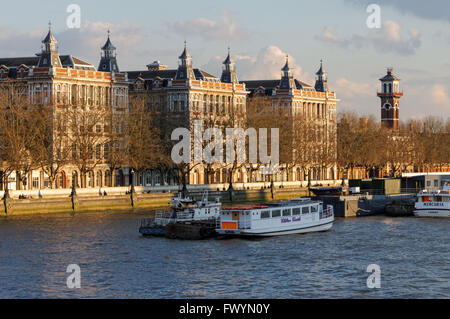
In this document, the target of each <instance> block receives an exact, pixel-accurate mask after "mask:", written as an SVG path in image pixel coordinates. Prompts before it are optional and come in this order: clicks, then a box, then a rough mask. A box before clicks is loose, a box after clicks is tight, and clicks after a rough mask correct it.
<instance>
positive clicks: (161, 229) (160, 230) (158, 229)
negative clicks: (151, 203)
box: [139, 226, 166, 237]
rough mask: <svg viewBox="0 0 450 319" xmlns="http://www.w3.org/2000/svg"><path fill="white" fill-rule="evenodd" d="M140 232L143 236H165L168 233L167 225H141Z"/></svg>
mask: <svg viewBox="0 0 450 319" xmlns="http://www.w3.org/2000/svg"><path fill="white" fill-rule="evenodd" d="M139 233H141V234H142V236H145V237H147V236H151V237H164V236H165V235H166V227H165V226H153V227H150V226H147V227H140V228H139Z"/></svg>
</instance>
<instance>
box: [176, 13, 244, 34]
mask: <svg viewBox="0 0 450 319" xmlns="http://www.w3.org/2000/svg"><path fill="white" fill-rule="evenodd" d="M168 28H169V30H170V31H173V32H175V33H176V34H178V35H181V36H183V37H185V38H187V37H189V36H198V37H201V38H203V39H204V40H243V39H245V38H246V37H247V31H246V29H245V28H244V27H243V26H242V25H241V23H240V22H239V20H238V19H237V18H236V17H234V16H233V14H232V12H231V11H230V10H226V9H224V10H223V11H222V16H221V17H220V19H219V20H218V21H213V20H210V19H208V18H204V17H198V18H194V19H190V20H180V21H176V22H174V23H171V24H169V25H168Z"/></svg>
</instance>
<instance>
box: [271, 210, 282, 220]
mask: <svg viewBox="0 0 450 319" xmlns="http://www.w3.org/2000/svg"><path fill="white" fill-rule="evenodd" d="M280 216H281V210H279V209H277V210H273V211H272V218H275V217H280Z"/></svg>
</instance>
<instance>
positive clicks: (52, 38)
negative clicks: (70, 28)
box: [42, 30, 58, 43]
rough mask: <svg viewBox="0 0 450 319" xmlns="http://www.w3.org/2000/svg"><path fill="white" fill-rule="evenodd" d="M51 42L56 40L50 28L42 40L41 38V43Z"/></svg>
mask: <svg viewBox="0 0 450 319" xmlns="http://www.w3.org/2000/svg"><path fill="white" fill-rule="evenodd" d="M51 42H58V41H56V39H55V37H54V36H53V33H52V30H48V33H47V36H46V37H45V39H44V40H42V43H51Z"/></svg>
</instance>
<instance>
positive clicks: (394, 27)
mask: <svg viewBox="0 0 450 319" xmlns="http://www.w3.org/2000/svg"><path fill="white" fill-rule="evenodd" d="M420 38H421V34H420V31H419V30H418V29H415V28H411V29H409V30H408V35H403V34H402V33H401V28H400V25H399V24H398V23H397V22H395V21H392V20H387V21H386V22H385V23H384V24H383V26H382V27H381V28H380V29H370V30H369V32H368V33H367V34H366V35H364V36H362V35H358V34H353V35H352V36H351V37H348V38H345V37H341V36H339V35H338V33H337V27H335V26H325V28H324V30H323V32H322V33H321V34H319V35H317V36H316V39H318V40H320V41H322V42H325V43H329V44H331V45H335V46H338V47H341V48H345V49H360V48H363V47H370V46H371V47H373V48H374V49H375V50H376V51H377V52H379V53H397V54H400V55H405V56H406V55H412V54H414V53H415V52H416V50H417V49H419V48H420V46H421V44H422V43H421V39H420Z"/></svg>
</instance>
